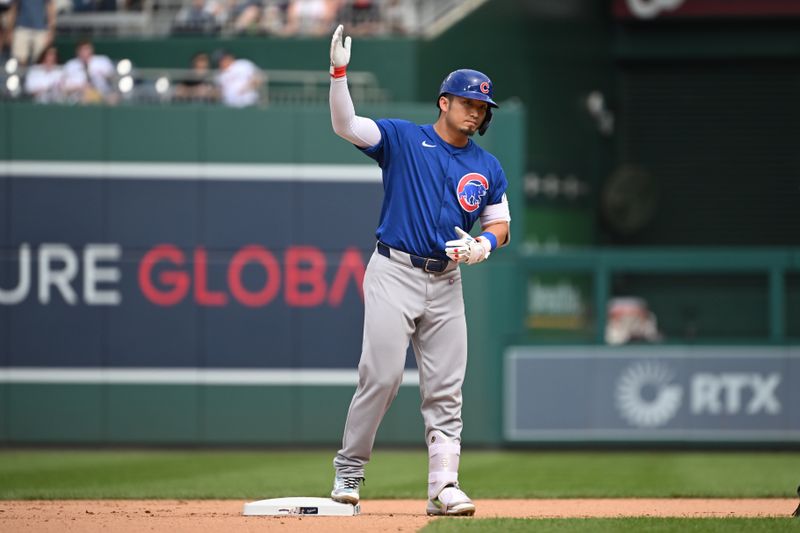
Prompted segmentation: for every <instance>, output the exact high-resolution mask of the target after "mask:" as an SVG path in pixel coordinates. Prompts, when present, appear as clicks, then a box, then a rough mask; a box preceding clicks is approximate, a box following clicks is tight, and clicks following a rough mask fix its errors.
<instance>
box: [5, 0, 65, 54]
mask: <svg viewBox="0 0 800 533" xmlns="http://www.w3.org/2000/svg"><path fill="white" fill-rule="evenodd" d="M7 16H8V26H9V28H13V36H12V41H11V55H12V56H14V57H15V58H16V59H17V61H19V62H20V64H21V65H28V64H30V63H32V62H33V60H35V59H38V58H39V56H40V55H41V54H42V52H43V51H44V49H45V48H47V47H48V46H49V45H50V43H52V42H53V37H54V36H55V31H56V7H55V1H54V0H13V1H12V2H11V6H10V8H9V10H8V15H7Z"/></svg>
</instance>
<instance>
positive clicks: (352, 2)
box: [336, 0, 381, 35]
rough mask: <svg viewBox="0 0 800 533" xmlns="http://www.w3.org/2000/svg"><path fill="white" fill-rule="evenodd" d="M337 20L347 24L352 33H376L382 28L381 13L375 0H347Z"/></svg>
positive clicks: (349, 31)
mask: <svg viewBox="0 0 800 533" xmlns="http://www.w3.org/2000/svg"><path fill="white" fill-rule="evenodd" d="M336 20H338V21H340V22H344V23H345V24H347V25H348V27H349V29H348V30H347V31H348V33H350V34H351V35H375V34H377V33H379V32H380V30H381V14H380V12H379V10H378V5H377V4H376V3H375V0H346V1H345V2H344V4H343V5H342V7H341V8H340V9H339V13H338V15H337V16H336Z"/></svg>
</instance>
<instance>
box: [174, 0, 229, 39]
mask: <svg viewBox="0 0 800 533" xmlns="http://www.w3.org/2000/svg"><path fill="white" fill-rule="evenodd" d="M214 6H215V5H214V4H209V3H206V0H191V3H190V4H189V5H188V6H185V7H183V8H182V9H181V10H180V11H178V14H177V16H176V17H175V23H174V24H173V26H172V31H173V33H216V32H217V31H219V23H218V22H217V18H216V16H215V13H214Z"/></svg>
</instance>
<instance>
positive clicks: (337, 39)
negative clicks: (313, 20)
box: [331, 24, 352, 78]
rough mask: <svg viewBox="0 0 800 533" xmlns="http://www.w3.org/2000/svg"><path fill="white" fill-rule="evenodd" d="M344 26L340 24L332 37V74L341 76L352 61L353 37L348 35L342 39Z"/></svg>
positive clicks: (337, 76) (336, 76)
mask: <svg viewBox="0 0 800 533" xmlns="http://www.w3.org/2000/svg"><path fill="white" fill-rule="evenodd" d="M343 33H344V26H342V25H341V24H339V25H338V26H337V27H336V30H335V31H334V32H333V37H332V38H331V76H333V77H334V78H341V77H342V76H344V75H345V70H346V69H347V65H348V63H350V45H351V43H352V39H350V37H349V36H348V37H346V38H345V39H344V41H342V34H343Z"/></svg>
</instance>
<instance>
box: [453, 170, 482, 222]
mask: <svg viewBox="0 0 800 533" xmlns="http://www.w3.org/2000/svg"><path fill="white" fill-rule="evenodd" d="M456 191H457V192H456V194H457V195H458V203H459V204H460V205H461V208H462V209H463V210H464V211H466V212H467V213H472V212H473V211H475V210H476V209H478V208H479V207H480V206H481V198H483V197H484V196H486V193H488V192H489V180H487V179H486V176H484V175H483V174H478V173H477V172H470V173H469V174H465V175H464V176H463V177H462V178H461V179H460V180H459V181H458V188H457V189H456Z"/></svg>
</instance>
